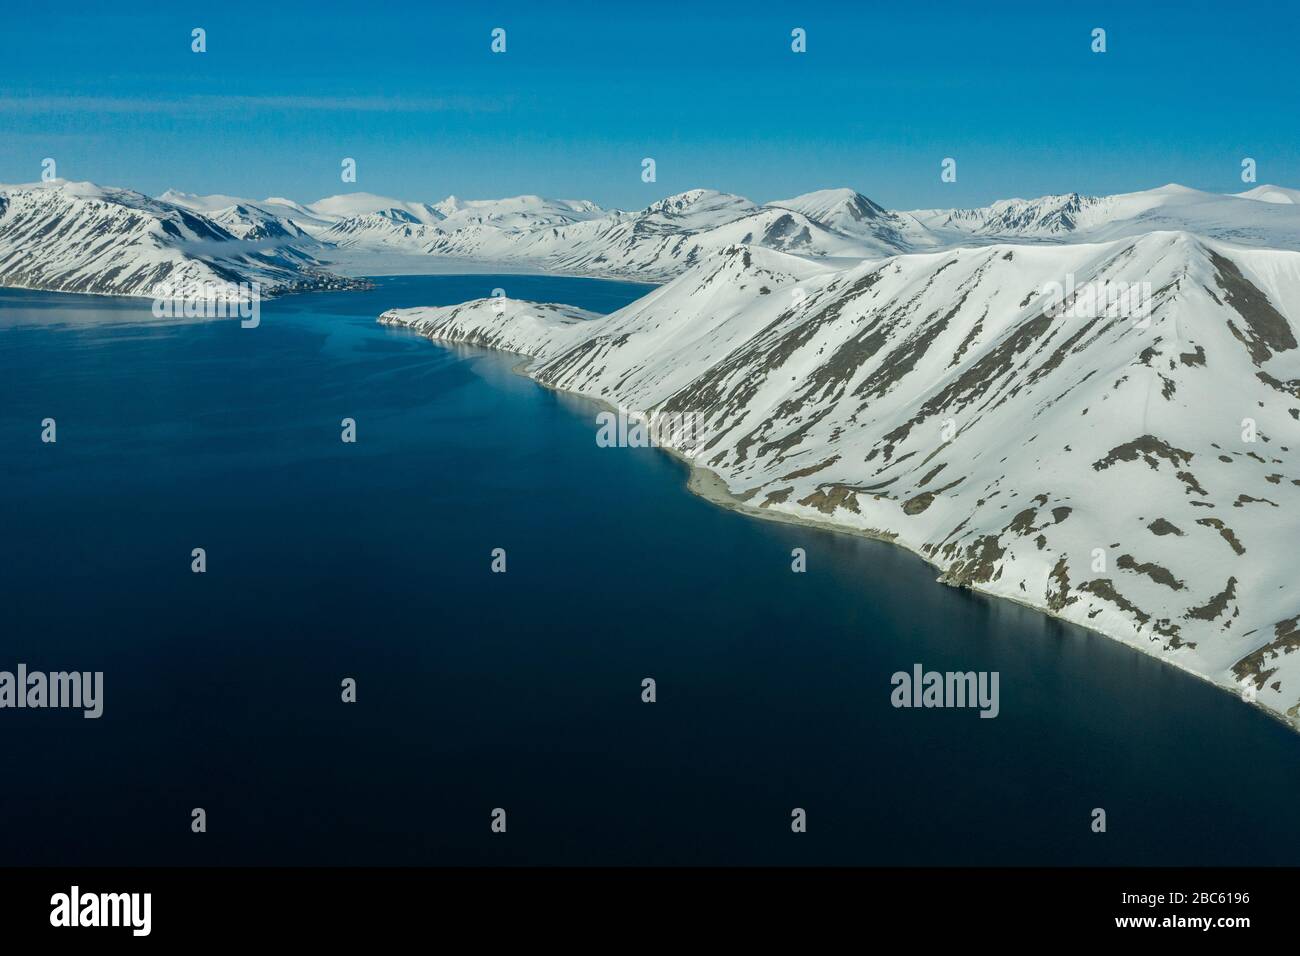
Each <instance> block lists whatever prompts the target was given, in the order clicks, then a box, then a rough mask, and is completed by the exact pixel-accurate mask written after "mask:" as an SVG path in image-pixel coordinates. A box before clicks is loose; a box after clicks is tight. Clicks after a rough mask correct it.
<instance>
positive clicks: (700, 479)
mask: <svg viewBox="0 0 1300 956" xmlns="http://www.w3.org/2000/svg"><path fill="white" fill-rule="evenodd" d="M385 324H387V323H385ZM399 327H400V328H406V327H405V326H399ZM407 331H410V332H414V330H412V329H409V328H408V329H407ZM414 334H416V335H419V336H420V338H423V339H427V340H428V341H430V342H433V343H435V344H439V345H443V346H444V347H445V346H450V345H461V346H463V345H464V344H465V343H459V342H448V341H446V340H443V339H437V338H432V337H431V336H428V335H423V334H421V333H419V332H414ZM470 347H472V348H479V349H482V350H483V351H485V352H491V353H496V354H498V355H517V356H520V361H518V362H516V363H515V364H513V365H512V366H511V367H510V370H511V371H512V372H513V373H515V374H516V375H522V376H524V377H525V378H527V379H528V380H529V381H531V382H533V383H534V384H536V385H539V386H541V387H542V388H544V389H547V390H548V391H552V392H555V393H557V394H562V395H567V396H572V397H575V398H581V399H585V400H586V401H589V402H592V403H593V404H595V405H597V406H599V407H600V408H602V409H604V410H606V411H611V412H615V413H617V412H618V410H619V409H618V407H617V406H615V405H611V404H610V403H609V402H607V401H605V400H604V399H602V398H596V397H595V396H592V395H584V394H583V393H582V392H572V391H569V390H567V389H562V388H556V387H554V386H552V385H547V384H546V383H545V382H539V381H538V380H537V379H536V378H534V377H533V376H532V374H530V371H529V370H530V369H531V368H532V366H533V365H534V364H536V362H537V360H536V359H535V358H534V357H532V356H528V355H524V354H523V353H520V352H508V351H507V350H505V349H493V348H488V347H486V346H470ZM653 447H654V448H655V450H656V451H660V452H664V453H666V454H667V455H668V456H669V457H670V458H673V459H674V460H676V461H679V462H681V463H682V464H684V465H685V466H686V467H687V478H686V486H685V487H686V490H687V491H688V492H690V493H691V494H694V495H696V496H698V497H700V498H703V499H704V500H705V501H708V502H709V503H710V504H713V505H716V506H718V507H720V508H726V509H727V510H729V511H735V512H737V513H738V514H742V515H745V516H746V517H750V518H755V519H758V520H765V521H777V522H781V523H784V524H792V525H800V526H803V527H806V528H813V529H815V530H818V531H829V532H832V533H835V534H848V535H854V536H856V537H860V538H867V539H868V540H872V541H882V542H884V543H886V544H891V545H894V546H895V547H899V548H902V549H903V550H904V551H907V552H908V553H910V554H913V555H915V556H916V557H918V558H920V559H921V560H922V561H923V562H924V563H925V564H926V565H928V566H929V567H931V568H933V569H934V570H936V571H937V572H939V574H940V575H942V573H943V569H942V568H941V567H939V565H937V564H936V563H935V562H934V561H933V560H931V558H930V557H929V556H928V555H926V554H923V553H922V552H921V551H919V550H918V549H916V548H914V547H912V546H911V545H909V544H908V543H907V542H905V541H901V540H899V537H898V535H897V533H893V532H883V531H872V530H868V529H862V528H853V527H849V526H846V525H841V524H835V523H833V522H830V521H818V520H816V519H812V518H803V517H800V516H799V515H792V514H788V513H785V512H780V511H765V510H763V509H761V508H757V507H755V506H754V505H751V504H749V503H748V502H746V501H742V500H741V499H740V498H737V497H736V496H735V495H734V494H732V493H731V489H730V487H729V486H728V485H727V483H726V481H725V480H724V479H723V478H722V476H721V475H719V474H718V473H717V472H715V471H713V470H712V469H710V468H706V467H705V466H703V465H698V464H696V463H695V462H694V461H693V460H691V459H690V458H688V457H687V456H685V455H683V454H682V453H681V452H679V451H677V450H676V449H675V448H670V447H668V446H665V445H655V446H653ZM934 583H935V584H937V585H942V586H944V587H953V588H958V589H963V590H966V591H969V592H971V593H972V594H978V595H980V596H981V597H984V598H987V599H989V600H995V601H1009V602H1010V603H1012V604H1017V605H1019V606H1020V607H1024V608H1028V609H1029V610H1031V611H1034V612H1035V613H1037V614H1041V615H1043V616H1044V617H1047V618H1050V619H1052V620H1055V621H1059V622H1061V623H1062V624H1069V625H1072V626H1075V627H1078V628H1081V629H1082V630H1084V631H1087V632H1088V633H1089V634H1096V635H1098V636H1099V637H1102V638H1105V639H1106V640H1108V641H1110V642H1112V643H1114V644H1118V645H1120V646H1121V647H1123V648H1125V649H1126V650H1128V651H1130V652H1132V653H1134V654H1140V655H1141V656H1143V657H1145V658H1149V659H1151V660H1154V661H1157V662H1159V663H1160V664H1164V665H1168V666H1170V667H1173V668H1174V669H1176V670H1177V671H1179V672H1180V673H1182V674H1187V675H1188V676H1190V677H1194V678H1196V679H1197V680H1200V681H1202V682H1204V683H1206V684H1209V685H1210V686H1211V687H1214V688H1217V689H1218V690H1221V691H1223V692H1224V693H1226V694H1229V695H1230V696H1232V697H1234V698H1235V699H1237V700H1238V701H1239V702H1240V703H1242V704H1243V705H1246V706H1249V707H1252V708H1253V709H1255V710H1257V711H1259V712H1260V713H1262V714H1264V715H1265V716H1267V717H1270V718H1272V719H1273V720H1275V721H1277V722H1278V723H1280V724H1281V725H1282V726H1284V727H1286V728H1287V729H1288V730H1290V731H1291V732H1292V733H1296V734H1300V720H1293V719H1292V718H1290V717H1288V716H1287V715H1286V714H1285V713H1284V712H1281V711H1274V710H1270V709H1269V708H1267V707H1265V706H1263V705H1262V704H1260V703H1259V702H1258V701H1248V700H1245V699H1243V698H1242V696H1241V694H1240V692H1239V691H1238V690H1237V688H1236V687H1235V685H1230V684H1221V683H1219V682H1218V681H1216V680H1214V679H1213V678H1211V677H1210V676H1209V675H1207V674H1202V673H1199V672H1197V671H1194V670H1192V669H1191V668H1189V667H1186V666H1184V665H1182V664H1179V663H1178V662H1177V661H1173V660H1170V659H1169V658H1167V657H1162V656H1159V655H1156V654H1148V653H1146V652H1144V651H1142V650H1140V649H1139V648H1137V647H1135V646H1134V645H1133V644H1130V643H1129V642H1127V641H1125V640H1123V639H1121V638H1119V637H1117V636H1115V635H1114V634H1108V633H1107V632H1105V631H1103V630H1100V629H1098V628H1095V627H1089V626H1088V625H1087V624H1082V623H1080V622H1078V621H1072V620H1070V619H1069V618H1066V617H1062V616H1061V615H1060V614H1057V613H1056V612H1054V611H1052V610H1051V609H1050V608H1046V607H1041V606H1039V605H1036V604H1031V603H1030V602H1029V601H1021V600H1018V599H1017V598H1015V597H1014V596H1011V595H1003V594H996V593H994V592H991V591H985V590H982V589H980V588H975V587H969V586H967V585H958V584H951V583H950V582H947V581H944V580H943V578H942V576H940V577H937V578H935V580H934Z"/></svg>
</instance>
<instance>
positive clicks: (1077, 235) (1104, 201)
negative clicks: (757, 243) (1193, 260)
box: [909, 183, 1300, 249]
mask: <svg viewBox="0 0 1300 956" xmlns="http://www.w3.org/2000/svg"><path fill="white" fill-rule="evenodd" d="M1292 193H1297V191H1296V190H1285V189H1281V188H1280V187H1277V186H1260V187H1257V188H1255V189H1253V190H1250V191H1249V192H1247V193H1240V194H1238V195H1235V196H1233V195H1222V194H1220V193H1207V192H1202V191H1201V190H1198V189H1189V188H1187V187H1186V186H1179V185H1176V184H1173V183H1171V184H1169V185H1167V186H1161V187H1160V188H1158V189H1147V190H1143V191H1141V192H1134V193H1120V194H1118V195H1114V196H1080V195H1079V194H1078V193H1067V194H1065V195H1058V196H1043V197H1040V198H1038V199H1004V200H1000V201H999V202H995V203H993V204H992V205H990V206H984V207H980V208H977V209H919V210H914V211H912V212H911V213H910V214H909V215H911V216H912V217H914V218H915V219H916V220H917V221H918V222H919V223H921V224H922V225H924V226H925V227H926V228H927V229H928V230H930V231H931V232H932V233H933V234H935V235H936V236H937V237H939V239H940V241H941V242H942V243H943V244H945V245H952V244H958V243H960V242H962V241H963V240H965V241H970V240H978V241H1005V240H1008V239H1015V240H1037V241H1049V242H1079V241H1101V240H1105V239H1115V238H1121V237H1125V236H1138V235H1142V234H1144V233H1148V232H1153V231H1156V230H1183V231H1187V232H1194V233H1196V234H1198V235H1202V236H1206V237H1208V238H1212V239H1222V240H1225V241H1228V242H1235V243H1241V244H1244V245H1252V246H1261V247H1267V248H1272V249H1300V206H1297V205H1295V204H1294V202H1292V201H1291V199H1290V198H1289V197H1290V194H1292Z"/></svg>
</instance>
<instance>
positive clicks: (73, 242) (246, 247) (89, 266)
mask: <svg viewBox="0 0 1300 956" xmlns="http://www.w3.org/2000/svg"><path fill="white" fill-rule="evenodd" d="M248 215H249V219H248V220H244V219H240V220H239V221H238V222H237V223H236V224H234V225H233V228H234V230H235V231H231V228H232V225H231V224H226V225H222V224H219V223H218V222H216V221H214V220H212V219H209V218H207V217H206V216H204V215H202V214H199V213H196V212H194V211H192V210H190V209H187V208H185V207H182V206H175V205H172V204H170V203H167V202H163V201H161V200H157V199H150V198H149V197H147V196H143V195H141V194H140V193H135V192H131V191H130V190H126V189H106V188H103V187H100V186H95V185H92V184H90V183H69V182H63V181H56V182H51V183H39V184H35V185H30V186H4V187H0V285H7V286H16V287H20V288H29V289H51V290H55V291H60V292H83V293H97V294H102V295H135V296H151V295H153V294H154V291H155V289H156V288H158V287H159V286H164V285H165V286H167V287H168V288H170V289H171V290H172V291H173V293H174V294H175V295H177V296H180V297H185V296H189V295H197V294H198V292H197V290H201V289H205V288H210V287H213V286H216V285H221V286H224V285H227V284H230V283H243V282H249V283H251V282H257V283H260V284H261V287H262V292H263V293H264V294H266V295H275V294H277V293H282V292H292V291H302V290H306V289H316V288H347V287H350V286H353V285H356V284H357V283H356V282H355V281H354V280H347V279H343V278H341V277H339V276H336V275H333V274H331V273H329V272H327V271H326V270H325V269H323V268H322V267H321V266H320V264H319V263H317V262H315V260H313V259H312V258H311V257H310V256H309V255H307V254H306V253H304V252H303V251H301V250H299V249H296V248H293V247H292V246H291V245H290V244H291V243H292V242H293V241H294V240H295V239H296V238H299V237H297V236H295V235H293V234H291V233H290V232H289V231H288V230H287V229H286V228H285V227H284V226H283V224H282V223H280V222H279V221H278V220H275V219H273V218H269V217H263V218H261V219H259V220H258V221H256V222H253V221H251V219H252V213H251V211H250V212H249V214H248Z"/></svg>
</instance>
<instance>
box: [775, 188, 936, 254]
mask: <svg viewBox="0 0 1300 956" xmlns="http://www.w3.org/2000/svg"><path fill="white" fill-rule="evenodd" d="M768 205H769V206H777V207H781V208H784V209H793V210H794V211H795V212H799V213H802V214H803V215H805V216H807V217H808V218H809V219H811V220H813V221H814V222H816V223H819V224H820V225H822V226H825V227H826V228H827V229H830V230H832V231H833V232H838V233H840V234H841V235H845V236H852V237H854V238H857V239H862V240H866V241H868V242H872V243H879V244H881V245H883V246H884V247H886V248H888V249H890V250H892V251H894V252H907V251H909V250H913V249H920V248H927V247H930V246H935V245H938V244H939V239H938V237H936V236H935V235H934V234H933V233H931V232H930V231H929V230H928V229H927V228H926V227H925V226H923V225H922V224H921V223H920V222H919V221H917V220H916V219H915V218H914V217H913V216H911V215H909V214H907V213H896V212H890V211H889V210H887V209H883V208H881V207H880V206H878V205H876V204H875V203H874V202H872V201H871V200H870V199H868V198H867V197H866V196H864V195H862V194H861V193H859V192H857V191H855V190H852V189H819V190H817V191H816V192H811V193H804V194H803V195H802V196H795V197H794V198H793V199H778V200H775V201H773V202H770V203H768Z"/></svg>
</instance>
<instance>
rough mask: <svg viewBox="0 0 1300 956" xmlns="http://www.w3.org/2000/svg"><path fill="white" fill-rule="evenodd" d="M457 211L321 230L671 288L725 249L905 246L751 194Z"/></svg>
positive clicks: (331, 237) (527, 199)
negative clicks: (612, 206)
mask: <svg viewBox="0 0 1300 956" xmlns="http://www.w3.org/2000/svg"><path fill="white" fill-rule="evenodd" d="M437 207H438V208H440V209H443V210H444V211H445V212H446V213H447V215H446V218H445V219H443V220H442V221H439V222H437V223H434V224H431V225H426V224H414V223H408V222H400V221H394V220H392V219H390V218H385V217H383V216H381V215H376V214H371V215H366V216H355V217H351V218H347V219H344V220H342V221H340V222H337V223H335V224H334V225H333V226H332V227H331V228H330V229H329V230H328V231H326V232H324V233H321V234H319V236H320V238H321V239H322V240H324V241H328V242H331V243H333V244H335V245H337V246H339V247H342V248H344V249H348V248H357V249H376V248H383V249H386V250H388V251H392V252H399V253H400V252H405V253H415V254H418V255H423V256H435V257H444V258H450V259H473V260H488V261H493V262H501V263H522V264H527V265H529V266H531V267H534V268H539V269H546V270H550V271H555V272H564V273H570V274H579V275H595V276H617V277H625V278H635V279H640V280H642V281H648V282H662V281H667V280H668V279H671V278H672V277H674V276H676V275H679V274H681V273H682V272H683V271H684V270H686V269H688V268H690V267H691V266H692V265H694V264H695V263H696V262H699V261H701V260H702V259H703V258H705V257H707V256H709V255H711V254H713V253H714V252H716V251H718V250H719V249H723V248H726V247H727V246H730V245H734V244H736V243H748V244H753V245H758V246H763V247H766V248H769V249H778V250H782V251H787V252H791V253H794V254H796V255H803V256H807V257H809V258H812V259H852V260H860V259H863V258H866V257H878V256H881V255H889V254H892V253H893V252H895V251H897V249H898V248H899V246H900V240H899V236H898V230H897V228H896V226H895V224H894V223H892V222H890V221H888V220H882V226H881V229H880V233H881V236H882V237H883V238H880V237H874V236H872V235H871V231H870V229H867V228H862V229H859V230H857V231H856V232H855V233H854V234H849V233H845V232H841V231H838V230H836V229H834V228H830V227H828V226H827V225H825V224H823V223H821V222H819V221H817V220H816V219H813V218H810V217H809V216H807V215H805V214H804V213H802V212H800V211H798V210H795V209H791V208H784V207H780V206H775V205H769V206H757V205H755V204H754V203H752V202H750V201H749V200H748V199H745V198H744V197H741V196H734V195H731V194H728V193H721V192H717V191H716V190H709V189H693V190H689V191H688V192H684V193H680V194H678V195H674V196H669V197H667V198H665V199H661V200H659V201H657V202H655V203H652V204H651V205H649V206H647V207H646V208H645V209H642V210H639V211H636V212H622V211H618V210H611V211H606V210H603V209H600V208H599V207H597V206H595V205H594V204H592V203H577V202H564V201H561V202H556V201H548V200H543V199H540V198H539V197H535V196H521V197H516V198H514V199H506V200H495V201H491V202H478V203H472V204H469V203H462V202H460V201H458V200H444V202H443V203H440V204H437Z"/></svg>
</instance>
